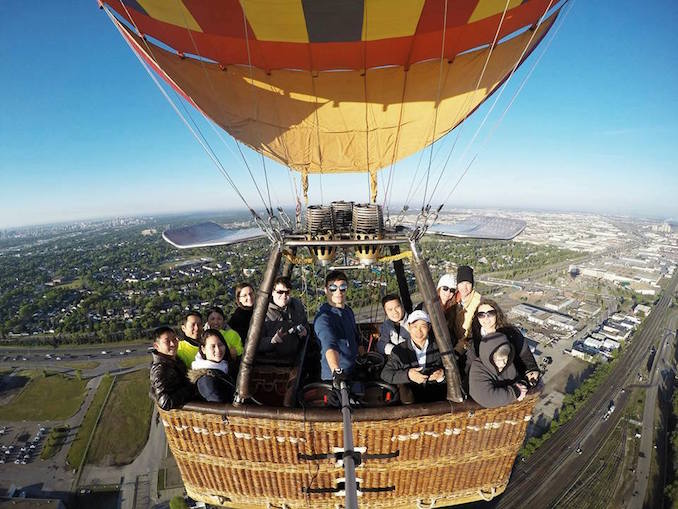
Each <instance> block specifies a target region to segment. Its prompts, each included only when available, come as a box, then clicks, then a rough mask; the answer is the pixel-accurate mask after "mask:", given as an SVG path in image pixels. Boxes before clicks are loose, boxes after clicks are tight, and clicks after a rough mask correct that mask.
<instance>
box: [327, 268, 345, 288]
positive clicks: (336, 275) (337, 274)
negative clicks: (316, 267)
mask: <svg viewBox="0 0 678 509" xmlns="http://www.w3.org/2000/svg"><path fill="white" fill-rule="evenodd" d="M332 281H346V282H347V283H348V278H347V277H346V274H344V273H343V272H342V271H340V270H333V271H331V272H330V273H329V274H327V276H326V277H325V288H327V287H328V286H330V283H331V282H332Z"/></svg>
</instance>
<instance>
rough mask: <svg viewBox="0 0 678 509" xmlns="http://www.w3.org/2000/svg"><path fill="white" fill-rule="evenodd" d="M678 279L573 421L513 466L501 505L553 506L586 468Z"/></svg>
mask: <svg viewBox="0 0 678 509" xmlns="http://www.w3.org/2000/svg"><path fill="white" fill-rule="evenodd" d="M677 285H678V273H676V274H675V275H674V276H673V278H672V279H671V281H670V283H669V285H668V287H667V289H666V290H665V291H664V292H663V293H662V296H661V298H660V300H659V302H658V303H657V304H656V305H655V306H654V308H653V311H652V313H651V314H650V316H649V317H648V318H647V319H646V320H645V321H644V322H643V328H642V330H641V331H640V332H637V333H636V334H635V335H634V337H633V340H632V342H631V344H630V345H629V347H628V349H627V350H626V352H624V354H622V358H620V359H619V361H618V362H617V364H616V366H615V368H614V369H613V371H612V373H610V375H609V377H608V380H609V383H603V384H601V386H600V387H598V389H597V390H596V391H595V392H594V393H593V394H592V395H591V396H590V397H589V399H588V400H587V401H586V402H585V403H584V404H583V405H582V406H581V407H580V409H579V410H578V411H577V414H576V415H575V416H574V417H573V418H572V419H570V421H569V422H567V423H566V424H564V425H563V426H561V428H560V429H559V430H558V432H557V433H556V434H555V435H554V436H553V437H552V438H551V439H549V440H548V441H547V442H545V443H544V444H543V445H542V446H541V447H540V448H539V449H538V450H537V451H536V452H535V453H534V454H533V455H532V456H531V457H530V458H529V459H528V460H527V461H525V462H522V463H519V464H518V465H517V466H516V467H515V468H514V471H513V474H512V476H511V480H510V482H509V485H508V489H507V490H506V492H505V493H504V495H503V496H502V498H501V500H499V502H498V503H497V505H496V507H498V508H502V509H508V508H514V507H515V508H523V507H527V506H533V507H552V504H553V502H554V501H556V500H558V499H559V497H560V496H561V494H562V493H563V492H564V491H566V490H567V489H568V488H569V487H570V486H571V479H572V477H573V476H574V475H575V474H576V473H577V472H579V471H580V470H581V468H582V466H583V465H582V463H583V462H584V461H588V460H589V459H590V458H591V457H592V456H593V454H594V452H595V451H596V450H597V449H598V448H599V447H600V445H601V444H602V443H603V442H604V440H605V438H606V437H607V435H608V434H609V433H610V431H611V430H613V429H614V426H616V424H617V422H618V421H619V419H620V416H621V412H614V413H613V414H612V416H611V417H610V418H609V419H608V420H607V421H605V422H601V416H600V409H601V406H602V407H604V404H605V402H607V401H610V400H611V399H614V396H616V395H617V394H619V393H620V390H621V388H622V387H623V386H624V385H625V381H626V380H627V378H628V377H629V376H635V373H636V372H637V371H638V369H639V368H640V367H641V366H642V365H643V364H642V363H643V362H644V361H645V360H646V356H647V354H648V350H649V348H650V346H651V345H652V344H653V343H654V342H655V341H656V339H657V337H659V336H660V334H661V333H662V332H663V320H664V316H665V312H666V310H667V309H668V305H669V303H670V302H671V299H672V296H673V293H674V291H675V289H676V286H677ZM628 395H629V393H628V392H626V393H624V394H620V395H619V396H618V399H617V406H618V407H619V408H622V407H623V406H624V405H625V404H626V399H627V398H628ZM596 426H600V428H601V429H600V430H598V432H597V433H595V434H594V433H591V431H592V430H593V428H594V427H596ZM589 435H590V438H589V445H588V446H587V447H586V454H582V456H578V457H577V458H576V459H574V460H573V458H572V448H573V446H575V444H577V443H579V442H581V441H582V440H583V439H584V438H585V437H587V436H589Z"/></svg>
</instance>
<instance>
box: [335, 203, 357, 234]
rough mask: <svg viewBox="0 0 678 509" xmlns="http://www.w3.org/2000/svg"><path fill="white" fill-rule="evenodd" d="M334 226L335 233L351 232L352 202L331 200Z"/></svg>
mask: <svg viewBox="0 0 678 509" xmlns="http://www.w3.org/2000/svg"><path fill="white" fill-rule="evenodd" d="M332 213H333V215H334V228H335V231H336V232H337V233H351V228H352V226H353V202H352V201H333V202H332Z"/></svg>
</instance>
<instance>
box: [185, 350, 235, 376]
mask: <svg viewBox="0 0 678 509" xmlns="http://www.w3.org/2000/svg"><path fill="white" fill-rule="evenodd" d="M191 369H218V370H219V371H223V372H224V373H226V374H228V363H227V362H226V359H222V360H221V361H220V362H214V361H209V360H207V359H203V358H202V357H200V354H199V353H198V354H197V355H196V356H195V360H194V361H193V362H192V363H191Z"/></svg>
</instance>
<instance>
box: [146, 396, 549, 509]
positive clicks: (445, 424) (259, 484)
mask: <svg viewBox="0 0 678 509" xmlns="http://www.w3.org/2000/svg"><path fill="white" fill-rule="evenodd" d="M537 399H538V394H530V395H528V397H527V398H525V400H523V401H522V402H517V403H514V404H512V405H508V406H504V407H500V408H494V409H484V408H480V407H479V406H478V405H476V404H475V403H473V402H465V403H462V404H450V403H447V402H438V403H431V404H421V405H410V406H401V407H392V408H372V409H370V408H366V409H357V410H354V412H353V436H354V443H355V446H356V450H358V451H360V452H361V455H362V457H361V459H362V463H361V464H360V465H359V466H358V467H357V470H356V475H357V477H358V478H359V492H360V493H359V497H360V498H359V502H360V506H361V507H374V508H389V507H393V508H403V507H412V508H421V507H441V506H448V505H454V504H460V503H467V502H472V501H476V500H481V499H485V500H488V499H490V498H492V497H493V496H495V495H498V494H499V493H501V492H503V491H504V489H505V488H506V485H507V483H508V479H509V475H510V472H511V468H512V466H513V462H514V461H515V457H516V454H517V452H518V449H519V448H520V446H521V444H522V442H523V439H524V437H525V431H526V427H527V422H528V421H529V420H530V417H531V413H532V410H533V408H534V405H535V403H536V401H537ZM159 412H160V415H161V418H162V422H163V425H164V426H165V432H166V434H167V440H168V443H169V447H170V449H171V450H172V453H173V454H174V457H175V458H176V461H177V464H178V465H179V469H180V471H181V475H182V477H183V481H184V484H185V486H186V490H187V492H188V494H189V495H190V496H191V497H192V498H194V499H196V500H202V501H204V502H206V503H209V504H213V505H221V506H224V507H233V508H262V509H268V508H275V507H279V508H282V507H285V508H290V509H292V508H302V507H304V508H309V507H313V508H328V509H329V508H331V509H335V507H339V506H341V505H342V504H343V500H344V499H343V492H342V491H341V488H342V484H341V482H340V479H341V478H342V477H343V475H344V471H343V467H342V466H341V464H340V463H338V461H337V459H336V458H337V456H338V457H340V455H341V446H342V442H343V439H342V423H341V415H340V412H339V411H338V410H334V409H310V410H309V409H307V410H303V409H286V408H272V407H239V408H234V407H232V406H230V405H215V404H190V405H186V406H185V407H184V408H183V409H182V410H172V411H169V412H167V411H163V410H159ZM337 452H339V454H337V456H335V454H336V453H337Z"/></svg>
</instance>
